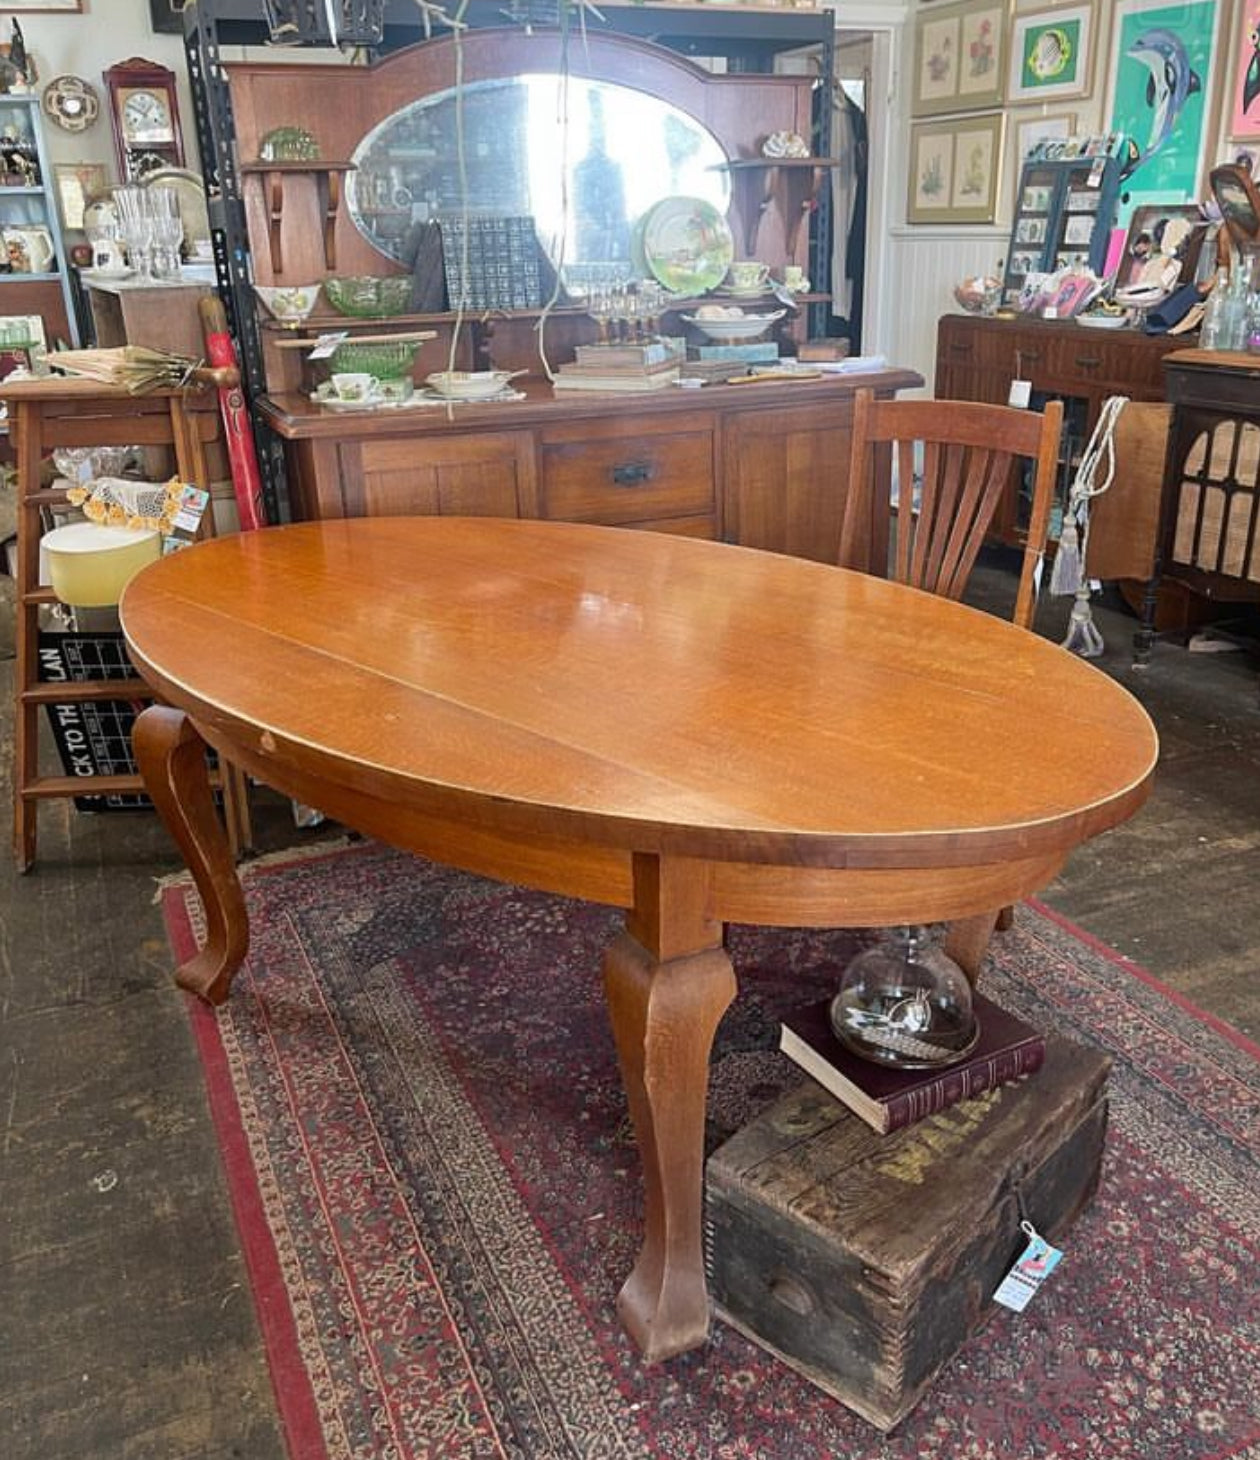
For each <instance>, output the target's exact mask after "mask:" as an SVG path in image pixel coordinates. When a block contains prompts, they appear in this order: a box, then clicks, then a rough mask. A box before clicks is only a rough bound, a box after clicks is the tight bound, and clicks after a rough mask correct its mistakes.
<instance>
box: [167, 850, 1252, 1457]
mask: <svg viewBox="0 0 1260 1460" xmlns="http://www.w3.org/2000/svg"><path fill="white" fill-rule="evenodd" d="M247 894H248V898H249V903H250V909H251V915H252V919H253V951H252V953H251V956H250V959H249V962H248V964H247V966H246V967H245V969H243V970H242V973H241V974H240V975H239V977H238V980H237V983H236V986H235V989H234V992H233V995H232V998H231V999H230V1000H229V1001H228V1003H227V1005H226V1006H225V1007H224V1008H223V1009H221V1010H220V1011H218V1012H217V1013H215V1012H212V1011H210V1010H209V1009H207V1008H205V1007H204V1006H202V1005H200V1004H197V1003H195V1002H193V1001H190V1007H191V1009H192V1017H193V1021H194V1025H195V1028H196V1032H197V1036H198V1039H199V1041H200V1047H201V1051H202V1055H203V1058H204V1063H205V1068H206V1075H207V1081H208V1085H209V1089H210V1095H211V1099H212V1103H213V1108H214V1115H215V1120H216V1122H217V1126H218V1130H219V1133H220V1138H221V1143H222V1148H223V1152H224V1158H225V1162H226V1165H227V1169H228V1173H229V1177H230V1181H231V1187H232V1193H233V1199H234V1201H235V1204H236V1212H237V1218H238V1222H239V1226H240V1230H241V1233H242V1238H243V1241H244V1244H245V1248H246V1252H247V1256H248V1260H249V1264H250V1270H251V1274H252V1279H253V1284H254V1291H255V1297H256V1301H257V1303H258V1307H259V1312H260V1314H261V1318H262V1325H263V1329H264V1333H265V1336H266V1342H267V1347H268V1351H269V1355H270V1359H271V1366H272V1372H273V1374H274V1378H275V1385H276V1393H277V1396H278V1400H279V1405H280V1410H281V1413H282V1416H283V1419H284V1423H285V1426H286V1431H287V1434H288V1436H289V1443H290V1448H291V1452H292V1454H293V1456H294V1457H295V1460H322V1457H330V1460H343V1457H346V1460H349V1457H353V1460H367V1457H379V1460H385V1457H390V1460H417V1457H426V1460H429V1457H471V1456H512V1457H528V1460H543V1457H546V1460H597V1457H626V1460H630V1457H645V1460H646V1457H682V1456H687V1457H696V1460H702V1457H713V1460H740V1457H752V1456H756V1457H767V1460H779V1457H788V1460H795V1457H802V1460H804V1457H809V1460H817V1457H837V1460H838V1457H842V1456H843V1457H846V1460H909V1457H918V1460H999V1457H1002V1460H1007V1457H1010V1460H1032V1457H1040V1456H1054V1457H1073V1460H1077V1457H1097V1460H1139V1457H1140V1460H1226V1457H1231V1460H1241V1457H1244V1456H1247V1457H1254V1456H1260V1301H1258V1300H1260V1281H1258V1279H1257V1274H1258V1273H1260V1180H1258V1179H1257V1178H1258V1176H1260V1161H1258V1159H1257V1158H1258V1157H1260V1062H1258V1061H1260V1050H1257V1048H1256V1047H1255V1046H1254V1045H1251V1044H1250V1043H1248V1042H1247V1041H1246V1040H1244V1039H1243V1038H1242V1037H1241V1036H1239V1035H1237V1034H1235V1033H1233V1032H1232V1031H1230V1030H1229V1029H1227V1028H1225V1027H1224V1026H1222V1025H1220V1024H1219V1023H1217V1022H1214V1021H1213V1020H1211V1019H1210V1018H1206V1017H1204V1016H1202V1015H1201V1014H1198V1013H1196V1012H1195V1011H1194V1010H1193V1009H1192V1008H1191V1007H1189V1006H1188V1005H1187V1004H1185V1003H1184V1001H1182V1000H1180V999H1179V998H1176V997H1175V996H1173V995H1171V994H1170V993H1169V992H1168V991H1167V990H1165V989H1162V988H1160V987H1159V986H1157V985H1156V984H1155V983H1154V982H1153V981H1152V980H1151V979H1150V978H1149V977H1147V976H1146V975H1144V974H1143V973H1142V972H1141V970H1139V969H1137V968H1135V967H1134V966H1133V965H1131V964H1129V963H1127V962H1126V961H1125V960H1123V959H1121V958H1120V957H1119V956H1118V955H1116V954H1114V953H1111V952H1109V951H1108V950H1107V949H1106V948H1104V947H1102V946H1101V945H1099V944H1097V943H1096V942H1093V941H1092V940H1090V939H1089V938H1087V937H1084V936H1082V935H1080V934H1078V933H1076V932H1075V931H1074V930H1072V929H1070V928H1069V927H1067V926H1066V925H1064V924H1063V923H1061V922H1060V921H1058V920H1057V919H1055V918H1053V917H1051V916H1049V915H1047V914H1046V913H1045V911H1044V910H1040V911H1038V910H1036V909H1033V908H1028V907H1025V908H1021V910H1020V913H1019V920H1018V925H1017V928H1016V929H1015V930H1014V931H1013V932H1012V933H1011V934H1007V935H1004V936H1003V937H1002V938H1000V939H998V940H995V944H996V947H995V952H994V956H993V958H992V960H991V966H990V968H989V970H988V971H987V972H986V989H987V991H988V992H989V994H990V995H991V996H992V997H994V998H996V999H997V1000H999V1001H1000V1002H1001V1003H1003V1004H1006V1005H1007V1006H1008V1007H1010V1008H1012V1009H1013V1010H1015V1011H1016V1012H1017V1013H1019V1014H1020V1015H1022V1016H1023V1017H1025V1018H1026V1019H1028V1020H1030V1021H1031V1022H1033V1023H1034V1024H1038V1025H1041V1026H1043V1027H1050V1026H1053V1027H1055V1028H1057V1029H1060V1030H1061V1031H1063V1032H1064V1033H1067V1034H1069V1035H1070V1036H1071V1037H1074V1038H1077V1039H1080V1040H1084V1041H1092V1042H1097V1043H1101V1044H1103V1045H1104V1046H1105V1047H1106V1049H1107V1050H1108V1051H1109V1052H1110V1053H1111V1054H1112V1055H1113V1056H1114V1058H1115V1061H1116V1063H1115V1069H1114V1072H1113V1074H1112V1078H1111V1101H1112V1106H1111V1128H1110V1133H1109V1136H1108V1145H1107V1158H1106V1164H1105V1168H1104V1172H1103V1181H1102V1186H1101V1190H1100V1193H1099V1196H1098V1197H1097V1199H1096V1201H1095V1202H1094V1205H1093V1206H1092V1207H1091V1208H1090V1210H1089V1211H1088V1212H1087V1213H1086V1215H1085V1216H1084V1217H1083V1218H1082V1219H1081V1221H1080V1222H1079V1223H1078V1224H1077V1226H1076V1227H1075V1228H1074V1229H1073V1231H1072V1232H1071V1233H1070V1234H1069V1237H1068V1239H1067V1242H1066V1244H1065V1245H1066V1248H1067V1255H1066V1257H1065V1259H1064V1261H1063V1263H1062V1264H1061V1265H1060V1267H1059V1270H1058V1271H1057V1272H1056V1274H1055V1276H1054V1277H1053V1279H1052V1280H1051V1281H1050V1283H1049V1284H1047V1286H1046V1287H1045V1288H1044V1289H1043V1290H1042V1291H1041V1293H1040V1294H1039V1295H1038V1296H1037V1298H1036V1300H1035V1301H1034V1303H1033V1304H1032V1306H1031V1307H1030V1308H1029V1309H1028V1310H1027V1311H1026V1312H1025V1313H1024V1314H1023V1315H1016V1314H1014V1313H1010V1312H1007V1311H1006V1310H998V1311H997V1313H996V1316H995V1317H994V1318H993V1320H992V1321H991V1322H990V1323H989V1324H988V1325H987V1327H986V1328H985V1330H984V1331H983V1333H982V1334H981V1335H979V1336H978V1337H977V1338H975V1339H973V1340H972V1342H971V1343H970V1344H968V1345H967V1346H966V1348H965V1349H964V1350H963V1351H962V1352H961V1353H960V1354H959V1355H958V1356H957V1358H956V1359H955V1360H954V1361H953V1362H952V1363H951V1364H950V1365H949V1366H948V1367H947V1368H946V1370H945V1371H944V1372H943V1374H942V1375H941V1377H940V1379H939V1380H938V1382H937V1384H936V1386H935V1388H934V1389H933V1390H932V1392H931V1393H930V1394H929V1395H928V1397H927V1398H926V1399H925V1400H924V1402H923V1403H921V1404H920V1406H919V1408H918V1409H917V1410H916V1411H915V1412H914V1413H913V1414H912V1415H911V1416H910V1417H909V1418H908V1419H907V1420H905V1421H904V1422H903V1424H902V1425H901V1427H900V1428H899V1429H898V1430H896V1431H894V1432H893V1434H891V1435H890V1436H887V1437H881V1436H880V1435H879V1434H878V1433H877V1432H876V1431H874V1430H873V1429H871V1428H870V1427H869V1426H868V1425H866V1424H865V1423H864V1422H863V1421H861V1420H860V1419H858V1418H857V1417H856V1416H854V1415H852V1414H851V1413H850V1412H849V1411H847V1410H846V1409H844V1408H843V1407H842V1406H841V1405H840V1404H838V1403H836V1402H835V1401H834V1400H832V1399H830V1398H828V1397H827V1396H826V1395H825V1394H823V1393H821V1392H820V1391H819V1390H817V1389H815V1388H814V1387H813V1386H811V1385H810V1384H809V1383H808V1382H806V1381H805V1380H804V1379H802V1378H800V1377H799V1376H798V1375H796V1374H795V1373H794V1372H792V1371H791V1370H789V1369H787V1368H786V1367H784V1366H782V1365H780V1364H778V1363H776V1362H775V1361H774V1360H773V1359H772V1358H770V1357H768V1356H767V1355H766V1354H764V1353H763V1352H762V1351H761V1350H759V1349H758V1348H756V1347H755V1346H753V1345H752V1344H750V1343H749V1342H747V1341H746V1340H745V1339H744V1338H742V1337H741V1336H739V1335H738V1334H736V1333H734V1332H733V1331H732V1330H730V1329H729V1328H727V1327H725V1326H723V1325H721V1324H715V1325H714V1329H713V1335H712V1340H711V1342H710V1344H709V1345H708V1346H707V1347H706V1348H705V1349H703V1350H701V1351H699V1352H694V1353H691V1354H687V1355H684V1356H683V1357H681V1358H678V1359H675V1360H672V1361H670V1362H669V1363H666V1364H664V1365H660V1366H658V1367H656V1368H653V1369H647V1370H645V1369H643V1368H641V1367H640V1365H639V1362H638V1360H637V1358H636V1355H635V1353H634V1351H633V1349H632V1346H631V1345H630V1343H629V1341H628V1340H627V1339H626V1338H625V1337H624V1335H623V1334H622V1331H621V1329H620V1327H619V1326H618V1324H617V1321H616V1318H615V1316H614V1306H613V1305H614V1299H615V1295H616V1292H617V1289H618V1287H619V1286H620V1283H621V1281H622V1279H623V1277H624V1275H625V1274H626V1272H627V1271H628V1270H629V1267H630V1264H631V1261H632V1259H633V1256H634V1253H635V1250H636V1248H637V1243H638V1231H639V1210H638V1207H639V1189H640V1188H639V1171H638V1161H637V1156H636V1154H635V1150H634V1146H633V1142H632V1138H631V1135H630V1130H629V1124H628V1119H627V1115H626V1110H625V1106H624V1102H623V1099H622V1094H621V1086H620V1080H619V1078H618V1076H617V1073H616V1063H615V1055H614V1051H613V1046H612V1039H611V1035H610V1033H609V1030H608V1026H607V1021H606V1018H605V1014H604V1009H603V1004H602V997H601V987H600V957H601V954H602V951H603V948H604V946H605V945H606V943H607V942H608V940H609V938H610V936H611V934H612V932H613V929H614V928H615V926H616V925H617V923H618V921H619V915H618V914H617V913H616V912H613V911H610V910H608V909H606V908H600V907H595V906H591V905H588V904H580V903H575V902H569V901H565V900H563V899H560V898H555V897H548V896H544V895H542V894H539V893H534V892H526V891H522V890H520V889H518V888H511V887H504V886H501V885H498V884H495V883H490V882H485V881H481V880H479V879H477V878H473V877H469V876H466V875H463V874H461V873H457V872H452V871H448V870H446V869H443V868H440V867H434V866H432V865H430V864H428V863H424V862H421V861H417V860H413V859H410V858H406V857H402V856H399V855H396V854H394V853H392V852H389V851H386V850H383V849H381V848H379V847H376V846H373V845H370V844H368V845H361V846H357V847H353V848H351V849H350V850H348V851H339V852H335V853H333V854H330V855H328V856H323V857H316V858H312V859H308V860H302V861H297V862H293V863H289V864H287V865H284V866H277V867H263V868H258V869H255V871H254V873H253V875H252V876H251V877H249V878H248V879H247ZM166 906H167V915H168V922H169V926H170V928H171V935H172V940H173V943H174V946H175V948H176V951H177V954H178V955H179V956H181V957H183V956H186V954H187V951H188V950H189V948H190V945H191V940H192V937H193V929H194V922H195V919H196V916H197V911H196V910H197V903H196V898H195V897H194V896H193V895H192V894H191V893H190V892H189V891H188V890H186V889H185V888H184V887H178V888H174V889H172V890H170V891H169V892H168V894H167V903H166ZM857 946H858V943H857V940H856V938H855V935H853V934H849V933H844V932H834V931H828V932H809V931H806V932H783V931H773V932H772V931H766V930H762V929H756V928H743V927H737V928H732V930H731V955H732V958H733V960H734V963H735V968H736V972H737V974H738V976H739V980H740V996H739V998H737V1000H736V1001H735V1004H734V1005H733V1006H732V1008H731V1010H730V1011H729V1012H728V1014H727V1016H726V1019H725V1020H724V1022H723V1025H722V1028H721V1030H720V1032H719V1036H718V1043H717V1048H716V1049H715V1053H714V1059H713V1076H712V1085H711V1096H710V1109H711V1130H710V1133H709V1134H710V1139H711V1141H712V1142H713V1143H714V1144H716V1143H718V1142H719V1141H720V1140H722V1139H724V1138H725V1136H726V1135H728V1134H730V1133H731V1132H732V1131H733V1130H735V1129H736V1128H738V1127H739V1126H741V1125H742V1124H744V1123H745V1122H746V1121H747V1120H748V1119H749V1118H751V1116H752V1115H753V1114H754V1113H755V1112H756V1111H757V1110H758V1109H759V1108H760V1107H761V1106H762V1105H763V1104H765V1103H767V1102H768V1101H769V1100H771V1099H773V1098H774V1097H775V1096H777V1095H778V1094H779V1093H781V1091H782V1090H784V1089H786V1088H790V1087H791V1086H793V1085H795V1084H797V1083H799V1081H800V1078H801V1077H800V1075H799V1073H798V1072H797V1071H796V1069H795V1067H794V1066H792V1065H790V1064H789V1062H788V1061H787V1060H785V1059H784V1058H783V1057H782V1056H781V1055H779V1054H777V1053H776V1052H775V1048H774V1047H775V1044H776V1042H777V1030H778V1018H779V1015H780V1013H781V1012H782V1011H784V1010H785V1009H787V1008H789V1007H791V1006H793V1005H795V1004H798V1003H804V1002H808V1001H810V1000H811V999H814V998H817V997H820V996H821V995H822V994H823V993H825V992H826V991H827V990H828V989H829V987H830V986H831V984H832V982H833V980H834V977H835V974H834V968H835V965H836V964H837V963H841V962H843V961H845V960H846V959H847V958H848V957H849V956H850V955H851V954H852V952H853V951H854V949H855V948H856V947H857Z"/></svg>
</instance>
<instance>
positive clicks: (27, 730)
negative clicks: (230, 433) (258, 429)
mask: <svg viewBox="0 0 1260 1460" xmlns="http://www.w3.org/2000/svg"><path fill="white" fill-rule="evenodd" d="M0 399H3V400H5V401H6V402H7V404H8V408H9V423H10V426H11V428H12V436H13V447H14V452H15V456H16V462H17V572H16V578H17V603H18V610H17V619H16V637H17V644H16V649H17V654H16V666H15V669H16V676H15V686H14V688H15V701H16V715H15V724H14V749H13V854H14V861H15V863H16V865H17V869H18V871H19V872H26V871H28V870H29V869H30V867H31V865H32V864H33V863H34V861H35V854H36V840H37V831H38V814H37V808H38V806H39V804H40V803H42V802H45V801H50V800H61V799H66V798H70V797H77V796H113V795H124V794H126V795H133V794H136V793H139V792H142V791H143V790H144V783H143V781H142V780H141V778H140V776H139V775H138V774H135V773H134V772H132V771H130V770H128V771H126V772H125V773H124V772H117V773H115V772H108V773H99V774H91V775H83V776H78V775H74V776H72V775H47V774H44V773H43V772H42V771H41V770H40V754H39V738H40V737H39V730H40V721H41V718H42V712H44V711H45V710H46V707H47V706H49V705H73V704H78V703H82V702H85V701H94V702H97V703H100V702H109V701H113V700H122V701H127V702H131V701H135V700H151V699H152V698H153V692H152V691H151V690H150V689H149V688H148V686H147V685H145V684H144V683H143V682H141V681H137V680H134V679H112V680H111V679H103V678H94V679H88V680H80V681H58V682H53V681H46V680H41V679H40V677H39V658H40V652H39V651H40V619H41V611H42V610H43V609H45V608H46V607H48V606H50V605H52V604H55V603H56V602H57V601H58V600H57V595H56V593H55V592H54V591H53V589H52V588H51V587H49V586H48V585H46V584H41V583H40V581H39V576H40V572H39V544H40V539H41V537H42V536H43V532H44V525H43V516H42V512H43V509H44V508H46V507H51V506H56V505H58V504H60V503H64V502H66V501H67V500H68V496H67V492H66V490H65V489H64V488H60V487H45V486H43V485H41V482H42V469H43V464H44V460H45V458H46V457H47V456H48V455H49V454H50V453H51V452H52V450H53V449H54V448H55V447H57V446H111V445H112V446H121V445H143V446H164V447H167V448H169V449H170V451H171V452H172V453H173V455H174V458H175V467H176V470H177V471H178V473H179V475H180V477H181V478H182V479H183V480H186V481H191V482H197V483H206V484H208V483H209V480H210V472H209V466H208V463H207V460H206V447H207V444H208V443H209V442H210V441H212V440H213V439H215V437H216V436H217V435H218V412H217V411H216V410H215V409H214V405H215V401H214V396H213V394H212V393H209V392H207V393H203V394H202V395H201V396H200V398H198V396H197V395H195V394H194V393H192V392H189V393H185V392H182V391H174V390H172V391H155V392H153V393H152V394H149V395H143V396H132V395H128V393H127V392H126V391H125V390H123V389H122V388H121V387H118V386H110V385H103V384H101V383H100V382H99V381H92V380H87V379H65V378H63V377H61V376H48V377H40V378H34V379H27V380H22V381H15V380H13V379H12V378H10V379H8V380H6V381H4V382H3V383H0ZM205 530H206V531H207V532H209V531H212V522H211V519H210V518H209V514H207V521H206V523H205ZM215 778H216V782H217V784H219V785H220V786H221V787H222V790H223V798H224V809H225V815H226V819H227V823H228V832H229V837H230V839H231V843H232V846H233V849H234V850H237V851H239V850H240V849H241V848H243V847H246V846H248V845H249V842H250V839H251V834H250V823H249V808H248V800H247V787H246V784H245V780H244V777H243V775H242V774H241V773H240V772H239V771H237V770H236V769H235V768H233V767H232V766H229V765H224V766H223V767H222V768H221V770H220V771H219V772H216V773H215Z"/></svg>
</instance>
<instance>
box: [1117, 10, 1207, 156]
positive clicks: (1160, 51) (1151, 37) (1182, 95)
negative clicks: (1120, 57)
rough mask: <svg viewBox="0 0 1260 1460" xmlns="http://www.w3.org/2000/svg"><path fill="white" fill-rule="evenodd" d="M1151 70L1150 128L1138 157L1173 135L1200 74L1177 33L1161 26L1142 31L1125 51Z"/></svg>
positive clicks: (1197, 86)
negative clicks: (1191, 63)
mask: <svg viewBox="0 0 1260 1460" xmlns="http://www.w3.org/2000/svg"><path fill="white" fill-rule="evenodd" d="M1125 54H1126V55H1128V56H1132V57H1133V59H1134V60H1135V61H1138V62H1140V63H1141V64H1142V65H1143V66H1145V67H1146V68H1147V70H1148V71H1149V72H1150V73H1151V74H1150V76H1149V78H1148V79H1147V82H1146V104H1147V106H1149V107H1150V109H1151V130H1150V135H1149V136H1148V138H1147V142H1146V146H1145V147H1143V148H1142V152H1141V155H1140V158H1139V161H1141V162H1145V161H1146V160H1147V159H1148V158H1150V157H1153V156H1154V155H1155V154H1156V153H1157V152H1158V151H1159V150H1160V148H1161V147H1163V146H1164V144H1165V143H1166V142H1167V141H1168V139H1169V137H1170V136H1171V135H1172V131H1173V128H1174V126H1175V125H1176V123H1177V118H1178V117H1179V116H1180V115H1181V113H1182V111H1183V110H1184V108H1185V105H1186V102H1187V101H1189V100H1190V98H1191V96H1193V95H1194V93H1195V92H1196V91H1202V89H1203V83H1202V81H1201V80H1200V79H1199V74H1198V72H1197V71H1195V70H1194V68H1193V67H1192V66H1191V65H1190V58H1189V56H1188V55H1187V54H1186V48H1185V46H1184V44H1183V43H1182V41H1181V38H1180V36H1178V35H1175V34H1174V33H1173V32H1172V31H1170V30H1164V29H1163V28H1162V27H1156V28H1155V29H1152V30H1148V31H1143V33H1142V34H1141V35H1140V36H1138V38H1137V40H1135V41H1134V42H1133V44H1132V45H1131V46H1130V47H1129V49H1128V50H1127V51H1126V52H1125Z"/></svg>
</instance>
